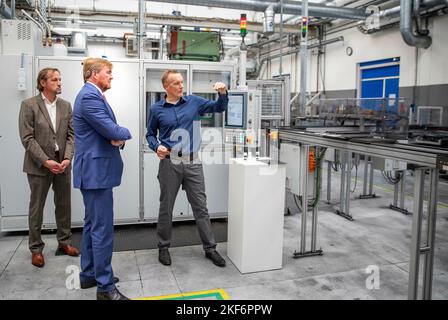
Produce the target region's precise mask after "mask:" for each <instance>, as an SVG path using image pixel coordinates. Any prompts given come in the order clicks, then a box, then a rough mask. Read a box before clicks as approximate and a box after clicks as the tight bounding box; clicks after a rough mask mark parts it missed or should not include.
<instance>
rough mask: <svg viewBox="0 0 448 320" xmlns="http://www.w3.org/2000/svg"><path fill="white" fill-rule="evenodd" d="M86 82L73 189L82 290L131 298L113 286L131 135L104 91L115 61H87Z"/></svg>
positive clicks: (78, 109) (79, 106) (76, 120)
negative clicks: (118, 210)
mask: <svg viewBox="0 0 448 320" xmlns="http://www.w3.org/2000/svg"><path fill="white" fill-rule="evenodd" d="M83 75H84V82H85V84H84V86H83V87H82V89H81V91H80V92H79V93H78V96H77V97H76V100H75V106H74V109H73V126H74V131H75V161H74V165H73V183H74V187H75V188H78V189H81V193H82V196H83V199H84V207H85V218H84V229H83V235H82V249H81V269H82V270H81V273H80V275H79V277H80V282H81V288H83V289H86V288H91V287H94V286H97V299H98V300H128V298H126V297H125V296H124V295H122V294H121V293H120V292H119V291H118V290H117V288H116V287H115V282H117V281H118V278H115V277H114V274H113V271H112V264H111V262H112V250H113V237H114V234H113V231H114V229H113V228H114V225H113V214H114V213H113V195H112V188H113V187H116V186H119V185H120V183H121V176H122V173H123V161H122V160H121V155H120V150H119V149H120V148H121V149H122V148H123V147H124V142H125V140H129V139H131V134H130V132H129V130H128V129H126V128H124V127H120V126H119V125H118V124H117V120H116V119H115V115H114V112H113V111H112V109H111V107H110V105H109V104H108V103H107V101H106V98H105V96H104V92H105V91H106V90H108V89H110V87H111V81H112V79H113V77H112V63H110V62H109V61H107V60H105V59H99V58H88V59H86V60H84V62H83Z"/></svg>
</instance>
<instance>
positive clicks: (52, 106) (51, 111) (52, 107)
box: [42, 93, 59, 151]
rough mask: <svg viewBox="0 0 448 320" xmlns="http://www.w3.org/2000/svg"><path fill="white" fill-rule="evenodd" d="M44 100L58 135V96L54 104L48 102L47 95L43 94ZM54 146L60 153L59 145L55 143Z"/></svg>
mask: <svg viewBox="0 0 448 320" xmlns="http://www.w3.org/2000/svg"><path fill="white" fill-rule="evenodd" d="M42 99H43V100H44V103H45V107H47V111H48V114H49V115H50V119H51V124H52V125H53V129H54V132H55V133H56V130H57V128H56V102H57V101H58V97H57V96H56V99H54V101H53V102H50V100H48V99H47V97H45V95H44V94H43V93H42ZM54 144H55V148H56V151H59V146H58V143H57V142H56V141H55V142H54Z"/></svg>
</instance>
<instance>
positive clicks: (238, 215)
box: [227, 158, 286, 273]
mask: <svg viewBox="0 0 448 320" xmlns="http://www.w3.org/2000/svg"><path fill="white" fill-rule="evenodd" d="M285 171H286V170H285V166H284V165H277V164H275V165H268V164H266V163H264V162H260V161H256V160H255V159H248V160H243V159H239V158H238V159H230V164H229V215H228V240H227V256H228V257H229V259H230V260H231V261H232V262H233V264H234V265H235V266H236V267H237V268H238V270H239V271H240V272H241V273H249V272H257V271H266V270H274V269H280V268H281V267H282V252H283V219H284V205H285V176H286V172H285Z"/></svg>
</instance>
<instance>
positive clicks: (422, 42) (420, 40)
mask: <svg viewBox="0 0 448 320" xmlns="http://www.w3.org/2000/svg"><path fill="white" fill-rule="evenodd" d="M413 3H414V0H401V1H400V7H401V10H400V31H401V35H402V36H403V40H404V42H406V43H407V44H408V45H410V46H411V47H417V48H425V49H428V48H429V47H430V46H431V43H432V39H431V37H429V36H420V35H418V36H417V35H415V34H414V32H413V28H412V13H413Z"/></svg>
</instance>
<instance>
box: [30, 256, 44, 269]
mask: <svg viewBox="0 0 448 320" xmlns="http://www.w3.org/2000/svg"><path fill="white" fill-rule="evenodd" d="M31 263H32V264H33V266H36V267H38V268H42V267H43V266H44V265H45V260H44V255H43V254H42V253H33V254H32V256H31Z"/></svg>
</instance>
